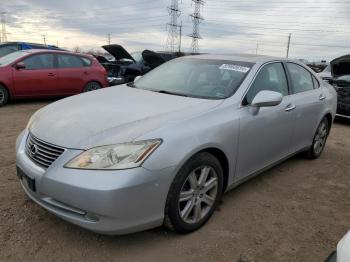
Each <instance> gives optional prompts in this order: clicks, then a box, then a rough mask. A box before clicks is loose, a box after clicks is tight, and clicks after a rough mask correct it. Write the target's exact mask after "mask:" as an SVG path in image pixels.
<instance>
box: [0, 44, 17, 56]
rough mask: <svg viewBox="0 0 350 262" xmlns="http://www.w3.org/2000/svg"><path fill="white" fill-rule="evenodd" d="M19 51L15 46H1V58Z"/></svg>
mask: <svg viewBox="0 0 350 262" xmlns="http://www.w3.org/2000/svg"><path fill="white" fill-rule="evenodd" d="M17 50H18V49H17V47H16V46H14V45H5V46H0V57H3V56H5V55H8V54H10V53H12V52H15V51H17Z"/></svg>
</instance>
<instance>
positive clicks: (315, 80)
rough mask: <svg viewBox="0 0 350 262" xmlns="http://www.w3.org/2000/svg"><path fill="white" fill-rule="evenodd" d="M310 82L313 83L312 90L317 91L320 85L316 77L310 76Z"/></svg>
mask: <svg viewBox="0 0 350 262" xmlns="http://www.w3.org/2000/svg"><path fill="white" fill-rule="evenodd" d="M312 80H313V81H314V88H315V89H317V88H319V87H320V83H319V82H318V80H317V79H316V77H314V76H312Z"/></svg>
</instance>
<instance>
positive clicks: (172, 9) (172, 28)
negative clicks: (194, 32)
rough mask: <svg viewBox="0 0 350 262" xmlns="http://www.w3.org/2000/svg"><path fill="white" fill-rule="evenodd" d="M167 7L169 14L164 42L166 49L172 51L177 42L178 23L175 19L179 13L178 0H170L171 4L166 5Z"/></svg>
mask: <svg viewBox="0 0 350 262" xmlns="http://www.w3.org/2000/svg"><path fill="white" fill-rule="evenodd" d="M168 9H169V15H170V22H169V23H167V27H168V38H167V42H166V49H168V50H170V51H172V52H174V51H175V48H176V45H178V46H179V45H180V44H179V32H178V29H179V25H178V23H177V19H178V18H179V16H180V15H181V12H180V10H179V2H178V0H171V5H170V6H169V7H168Z"/></svg>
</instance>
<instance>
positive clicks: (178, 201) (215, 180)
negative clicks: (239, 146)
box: [164, 152, 223, 233]
mask: <svg viewBox="0 0 350 262" xmlns="http://www.w3.org/2000/svg"><path fill="white" fill-rule="evenodd" d="M222 191H223V171H222V167H221V165H220V162H219V161H218V160H217V159H216V158H215V157H214V156H213V155H212V154H209V153H207V152H202V153H199V154H197V155H195V156H193V157H192V158H191V159H189V160H188V161H187V162H186V163H185V164H184V166H183V167H182V168H181V169H180V171H179V172H178V174H177V175H176V177H175V179H174V181H173V183H172V185H171V187H170V190H169V193H168V197H167V202H166V207H165V219H164V225H165V226H166V227H167V228H169V229H170V230H172V231H176V232H178V233H190V232H192V231H195V230H197V229H199V228H200V227H202V226H203V225H204V224H205V223H206V222H207V221H208V220H209V218H210V217H211V216H212V214H213V213H214V211H215V209H216V208H217V206H218V204H219V203H220V201H221V198H222Z"/></svg>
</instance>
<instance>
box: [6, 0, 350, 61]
mask: <svg viewBox="0 0 350 262" xmlns="http://www.w3.org/2000/svg"><path fill="white" fill-rule="evenodd" d="M178 2H179V9H180V11H181V14H179V17H178V21H179V23H180V21H182V24H183V30H182V33H183V37H182V51H191V49H190V47H191V38H190V37H189V36H188V35H189V34H191V33H192V20H191V17H190V16H189V15H190V14H191V13H192V12H193V11H194V5H193V3H192V2H191V0H179V1H178ZM170 5H171V0H152V1H149V0H128V1H125V0H124V1H121V0H99V1H96V0H80V1H74V0H59V1H57V0H54V1H52V0H27V1H24V0H0V12H6V14H5V16H6V30H7V33H8V35H7V38H8V40H10V41H28V42H38V43H42V42H43V35H45V36H46V39H47V43H48V44H53V45H57V44H58V45H59V46H60V47H64V48H67V49H73V48H75V47H79V48H81V49H82V50H86V51H87V50H91V49H94V50H99V47H100V46H102V45H105V44H107V42H108V40H107V39H108V38H107V35H108V34H110V35H111V43H115V44H121V45H123V46H124V48H125V49H126V50H128V51H129V52H132V51H139V50H144V49H150V50H166V48H167V45H166V43H167V35H168V33H167V30H168V29H169V26H167V23H169V22H170V16H169V10H168V9H167V7H168V6H170ZM201 15H202V17H203V18H204V20H203V21H202V22H201V24H200V26H199V31H200V35H201V37H202V39H200V40H199V50H200V52H206V53H252V54H256V53H257V54H261V55H272V56H280V57H285V56H286V50H287V41H288V36H289V34H291V42H290V51H289V54H290V57H292V58H304V59H308V60H321V59H325V60H330V59H332V58H335V57H338V56H341V55H344V54H350V0H319V1H314V0H304V1H302V0H294V1H293V0H265V1H262V0H260V1H259V0H244V1H243V0H242V1H239V0H206V1H205V4H204V5H203V6H202V8H201Z"/></svg>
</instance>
